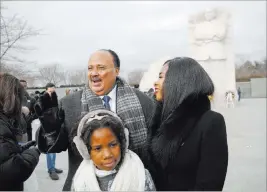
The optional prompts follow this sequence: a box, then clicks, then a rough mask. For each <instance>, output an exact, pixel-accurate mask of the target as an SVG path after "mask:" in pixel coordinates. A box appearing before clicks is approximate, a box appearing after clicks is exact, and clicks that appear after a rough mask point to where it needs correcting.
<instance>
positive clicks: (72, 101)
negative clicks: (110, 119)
mask: <svg viewBox="0 0 267 192" xmlns="http://www.w3.org/2000/svg"><path fill="white" fill-rule="evenodd" d="M119 71H120V59H119V57H118V55H117V54H116V53H115V52H114V51H112V50H106V49H103V50H98V51H96V52H95V53H93V54H92V55H91V56H90V59H89V62H88V83H87V82H85V83H86V84H87V86H85V87H84V89H83V90H81V91H76V92H74V93H72V94H70V95H68V96H65V97H64V98H62V99H61V101H60V103H59V106H58V105H57V104H56V103H51V100H46V99H45V98H44V97H42V96H41V97H40V98H39V100H38V101H37V103H36V105H35V111H36V113H37V115H38V116H39V119H40V122H41V128H40V129H39V130H38V131H37V135H38V147H39V149H40V150H41V151H42V152H44V153H47V152H48V153H59V152H61V151H64V150H66V149H68V155H69V170H68V176H67V179H66V182H65V185H64V187H63V190H66V191H70V190H71V183H72V179H73V176H74V174H75V172H76V170H77V168H78V167H79V165H80V163H81V161H82V157H81V156H80V155H79V154H77V153H75V152H74V151H73V148H72V147H71V143H73V141H72V140H70V139H69V133H70V132H71V129H72V128H73V127H75V122H76V121H77V120H78V119H79V117H80V116H81V115H84V114H85V113H88V112H91V111H94V110H97V109H105V108H106V109H108V110H111V111H113V112H115V113H116V114H117V115H118V116H119V117H120V118H121V119H122V120H123V122H124V124H125V127H126V128H128V130H129V134H130V135H129V137H130V144H129V149H131V150H132V151H134V152H135V153H136V154H138V155H139V157H140V158H141V160H143V159H144V157H145V156H146V154H145V153H144V146H145V144H146V141H147V128H148V126H149V123H150V121H151V117H152V114H151V111H153V109H154V107H155V102H154V101H153V100H152V98H149V97H148V96H147V95H145V94H144V93H142V92H140V91H139V90H137V89H133V88H131V87H130V85H129V84H127V83H126V82H125V81H124V80H123V79H121V78H120V77H119ZM47 102H50V103H51V108H50V109H48V108H45V107H44V106H45V105H44V103H47ZM63 111H64V112H63Z"/></svg>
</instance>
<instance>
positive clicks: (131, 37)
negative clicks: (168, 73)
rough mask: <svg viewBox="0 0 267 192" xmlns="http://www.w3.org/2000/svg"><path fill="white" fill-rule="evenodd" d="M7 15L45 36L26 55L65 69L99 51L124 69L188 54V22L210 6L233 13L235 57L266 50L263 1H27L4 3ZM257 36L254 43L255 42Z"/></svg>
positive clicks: (81, 62)
mask: <svg viewBox="0 0 267 192" xmlns="http://www.w3.org/2000/svg"><path fill="white" fill-rule="evenodd" d="M4 4H5V5H6V6H7V7H8V10H7V11H6V12H5V14H9V15H12V14H14V13H18V14H19V15H20V16H23V17H24V18H25V19H26V20H28V23H29V24H31V25H33V26H34V27H35V28H43V29H44V31H43V33H45V34H47V35H44V36H40V37H38V38H35V39H32V40H31V41H30V42H29V44H31V45H34V46H35V47H37V48H38V49H37V50H36V51H34V52H32V53H29V54H27V55H25V57H26V58H30V60H36V61H37V62H38V63H39V64H43V63H48V62H51V61H53V60H55V61H56V60H58V61H61V62H63V63H64V64H65V65H66V67H67V66H73V64H76V65H77V67H78V66H80V67H84V66H83V65H86V63H87V60H88V57H89V55H90V54H91V53H92V52H93V51H95V50H96V49H99V48H111V49H114V50H115V51H116V52H118V53H119V56H120V57H121V60H122V67H123V68H124V70H130V69H133V68H145V67H148V66H149V64H150V63H151V62H155V61H157V60H158V59H160V58H162V57H165V56H166V55H168V56H180V55H186V53H187V20H188V19H187V18H188V15H189V14H191V13H194V12H195V11H198V10H201V9H205V8H207V7H214V6H224V7H229V8H230V9H232V10H233V14H234V15H233V16H234V18H235V19H234V22H235V23H234V33H235V34H234V38H235V44H236V52H238V53H240V52H241V53H242V52H246V53H249V54H251V53H252V52H253V51H254V50H257V52H259V50H262V52H263V53H264V52H265V51H266V43H265V42H266V10H265V6H264V2H240V1H231V2H226V1H218V2H216V1H207V2H204V1H200V2H193V1H188V2H182V1H171V2H165V1H139V2H137V1H134V2H129V1H127V2H122V1H118V2H117V1H111V2H103V1H100V2H93V1H78V2H76V1H57V2H52V1H38V2H34V1H28V2H21V1H15V2H5V3H4ZM252 37H253V38H252Z"/></svg>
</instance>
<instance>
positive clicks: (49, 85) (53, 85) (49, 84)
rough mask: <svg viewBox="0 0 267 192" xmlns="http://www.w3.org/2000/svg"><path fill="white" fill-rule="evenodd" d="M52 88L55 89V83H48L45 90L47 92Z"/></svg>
mask: <svg viewBox="0 0 267 192" xmlns="http://www.w3.org/2000/svg"><path fill="white" fill-rule="evenodd" d="M50 87H55V84H53V83H47V84H46V86H45V89H46V90H47V89H48V88H50Z"/></svg>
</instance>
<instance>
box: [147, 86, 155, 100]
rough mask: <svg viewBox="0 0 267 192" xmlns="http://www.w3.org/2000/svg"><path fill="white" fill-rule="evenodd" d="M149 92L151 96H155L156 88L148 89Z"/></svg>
mask: <svg viewBox="0 0 267 192" xmlns="http://www.w3.org/2000/svg"><path fill="white" fill-rule="evenodd" d="M147 94H148V96H149V97H152V98H155V94H154V89H153V88H150V89H149V90H148V92H147Z"/></svg>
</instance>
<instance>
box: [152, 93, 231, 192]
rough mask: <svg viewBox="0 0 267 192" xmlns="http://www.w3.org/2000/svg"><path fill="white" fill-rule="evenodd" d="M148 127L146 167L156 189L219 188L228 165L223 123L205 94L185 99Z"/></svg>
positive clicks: (213, 189)
mask: <svg viewBox="0 0 267 192" xmlns="http://www.w3.org/2000/svg"><path fill="white" fill-rule="evenodd" d="M160 111H161V110H158V114H157V115H155V117H154V125H153V126H152V128H151V129H150V133H149V141H148V151H149V156H150V159H149V161H148V165H147V167H148V168H149V171H150V172H151V174H152V177H153V179H154V182H155V185H156V188H157V190H163V191H169V190H170V191H186V190H190V191H194V190H196V191H198V190H205V191H208V190H212V191H216V190H222V189H223V185H224V181H225V177H226V172H227V166H228V145H227V135H226V126H225V121H224V118H223V116H222V115H221V114H219V113H216V112H214V111H211V110H210V102H209V100H208V98H207V97H202V98H199V99H198V100H195V101H194V102H192V101H189V100H188V101H185V102H183V103H182V105H180V107H179V108H177V109H176V110H175V111H173V113H172V114H171V115H170V116H169V117H168V118H167V120H165V121H163V122H160V118H161V117H160Z"/></svg>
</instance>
